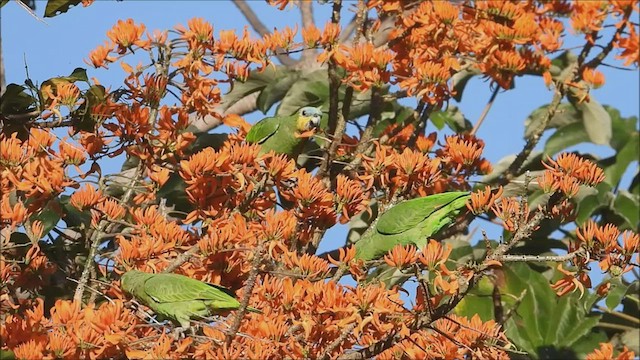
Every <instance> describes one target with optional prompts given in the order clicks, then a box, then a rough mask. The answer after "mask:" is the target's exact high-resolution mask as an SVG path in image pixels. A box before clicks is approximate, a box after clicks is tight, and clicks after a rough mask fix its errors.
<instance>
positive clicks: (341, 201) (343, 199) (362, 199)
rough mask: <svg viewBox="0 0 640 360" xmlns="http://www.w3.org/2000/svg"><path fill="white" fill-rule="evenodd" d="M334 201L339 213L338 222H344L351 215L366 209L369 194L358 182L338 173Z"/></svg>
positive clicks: (347, 220)
mask: <svg viewBox="0 0 640 360" xmlns="http://www.w3.org/2000/svg"><path fill="white" fill-rule="evenodd" d="M335 201H336V204H337V208H338V209H337V212H338V213H340V214H341V216H340V223H341V224H346V223H347V222H349V220H350V218H351V216H353V215H355V214H358V213H360V212H362V211H364V210H365V209H367V206H368V204H369V196H368V193H366V192H365V191H364V190H363V189H362V186H361V185H360V183H358V182H356V181H354V180H351V179H349V178H347V177H346V176H344V175H342V174H340V175H338V177H337V185H336V197H335Z"/></svg>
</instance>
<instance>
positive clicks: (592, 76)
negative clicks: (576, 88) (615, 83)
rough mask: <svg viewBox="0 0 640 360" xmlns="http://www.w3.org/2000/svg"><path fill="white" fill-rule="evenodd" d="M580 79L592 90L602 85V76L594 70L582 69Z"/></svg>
mask: <svg viewBox="0 0 640 360" xmlns="http://www.w3.org/2000/svg"><path fill="white" fill-rule="evenodd" d="M582 79H583V80H584V81H585V82H586V83H587V84H589V85H590V86H591V87H592V88H594V89H597V88H599V87H601V86H602V85H604V74H603V73H601V72H600V71H598V70H596V69H591V68H584V70H582Z"/></svg>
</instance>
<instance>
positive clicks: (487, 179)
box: [478, 150, 542, 189]
mask: <svg viewBox="0 0 640 360" xmlns="http://www.w3.org/2000/svg"><path fill="white" fill-rule="evenodd" d="M515 159H516V155H514V154H511V155H507V156H505V157H503V158H502V159H500V160H498V162H497V163H496V164H495V165H494V166H493V171H492V172H491V173H490V174H487V175H485V176H483V177H482V179H481V180H480V183H479V186H478V188H479V189H484V186H485V185H484V184H490V183H492V182H494V181H495V180H496V179H497V178H499V177H500V176H501V175H502V174H504V172H505V171H507V169H509V166H511V164H512V163H513V161H514V160H515ZM541 160H542V152H541V151H537V150H534V151H532V152H531V154H529V156H528V157H527V159H526V160H525V161H524V163H523V164H522V168H523V169H524V170H530V171H535V170H539V169H541V168H542V165H541V163H540V161H541ZM523 176H524V175H521V177H523Z"/></svg>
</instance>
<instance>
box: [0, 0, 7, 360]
mask: <svg viewBox="0 0 640 360" xmlns="http://www.w3.org/2000/svg"><path fill="white" fill-rule="evenodd" d="M7 3H9V0H2V1H0V8H1V7H3V6H5V5H7ZM0 358H2V357H0ZM2 359H4V358H2Z"/></svg>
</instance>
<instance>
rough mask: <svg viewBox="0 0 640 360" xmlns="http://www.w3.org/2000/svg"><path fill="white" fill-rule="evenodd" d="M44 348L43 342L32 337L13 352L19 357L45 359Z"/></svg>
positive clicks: (35, 359) (31, 359) (33, 359)
mask: <svg viewBox="0 0 640 360" xmlns="http://www.w3.org/2000/svg"><path fill="white" fill-rule="evenodd" d="M43 350H44V343H43V342H41V341H36V340H35V339H31V340H29V341H27V342H25V343H22V344H20V345H19V346H18V347H17V348H15V349H13V354H14V355H15V357H16V358H17V359H30V360H40V359H44V354H43Z"/></svg>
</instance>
